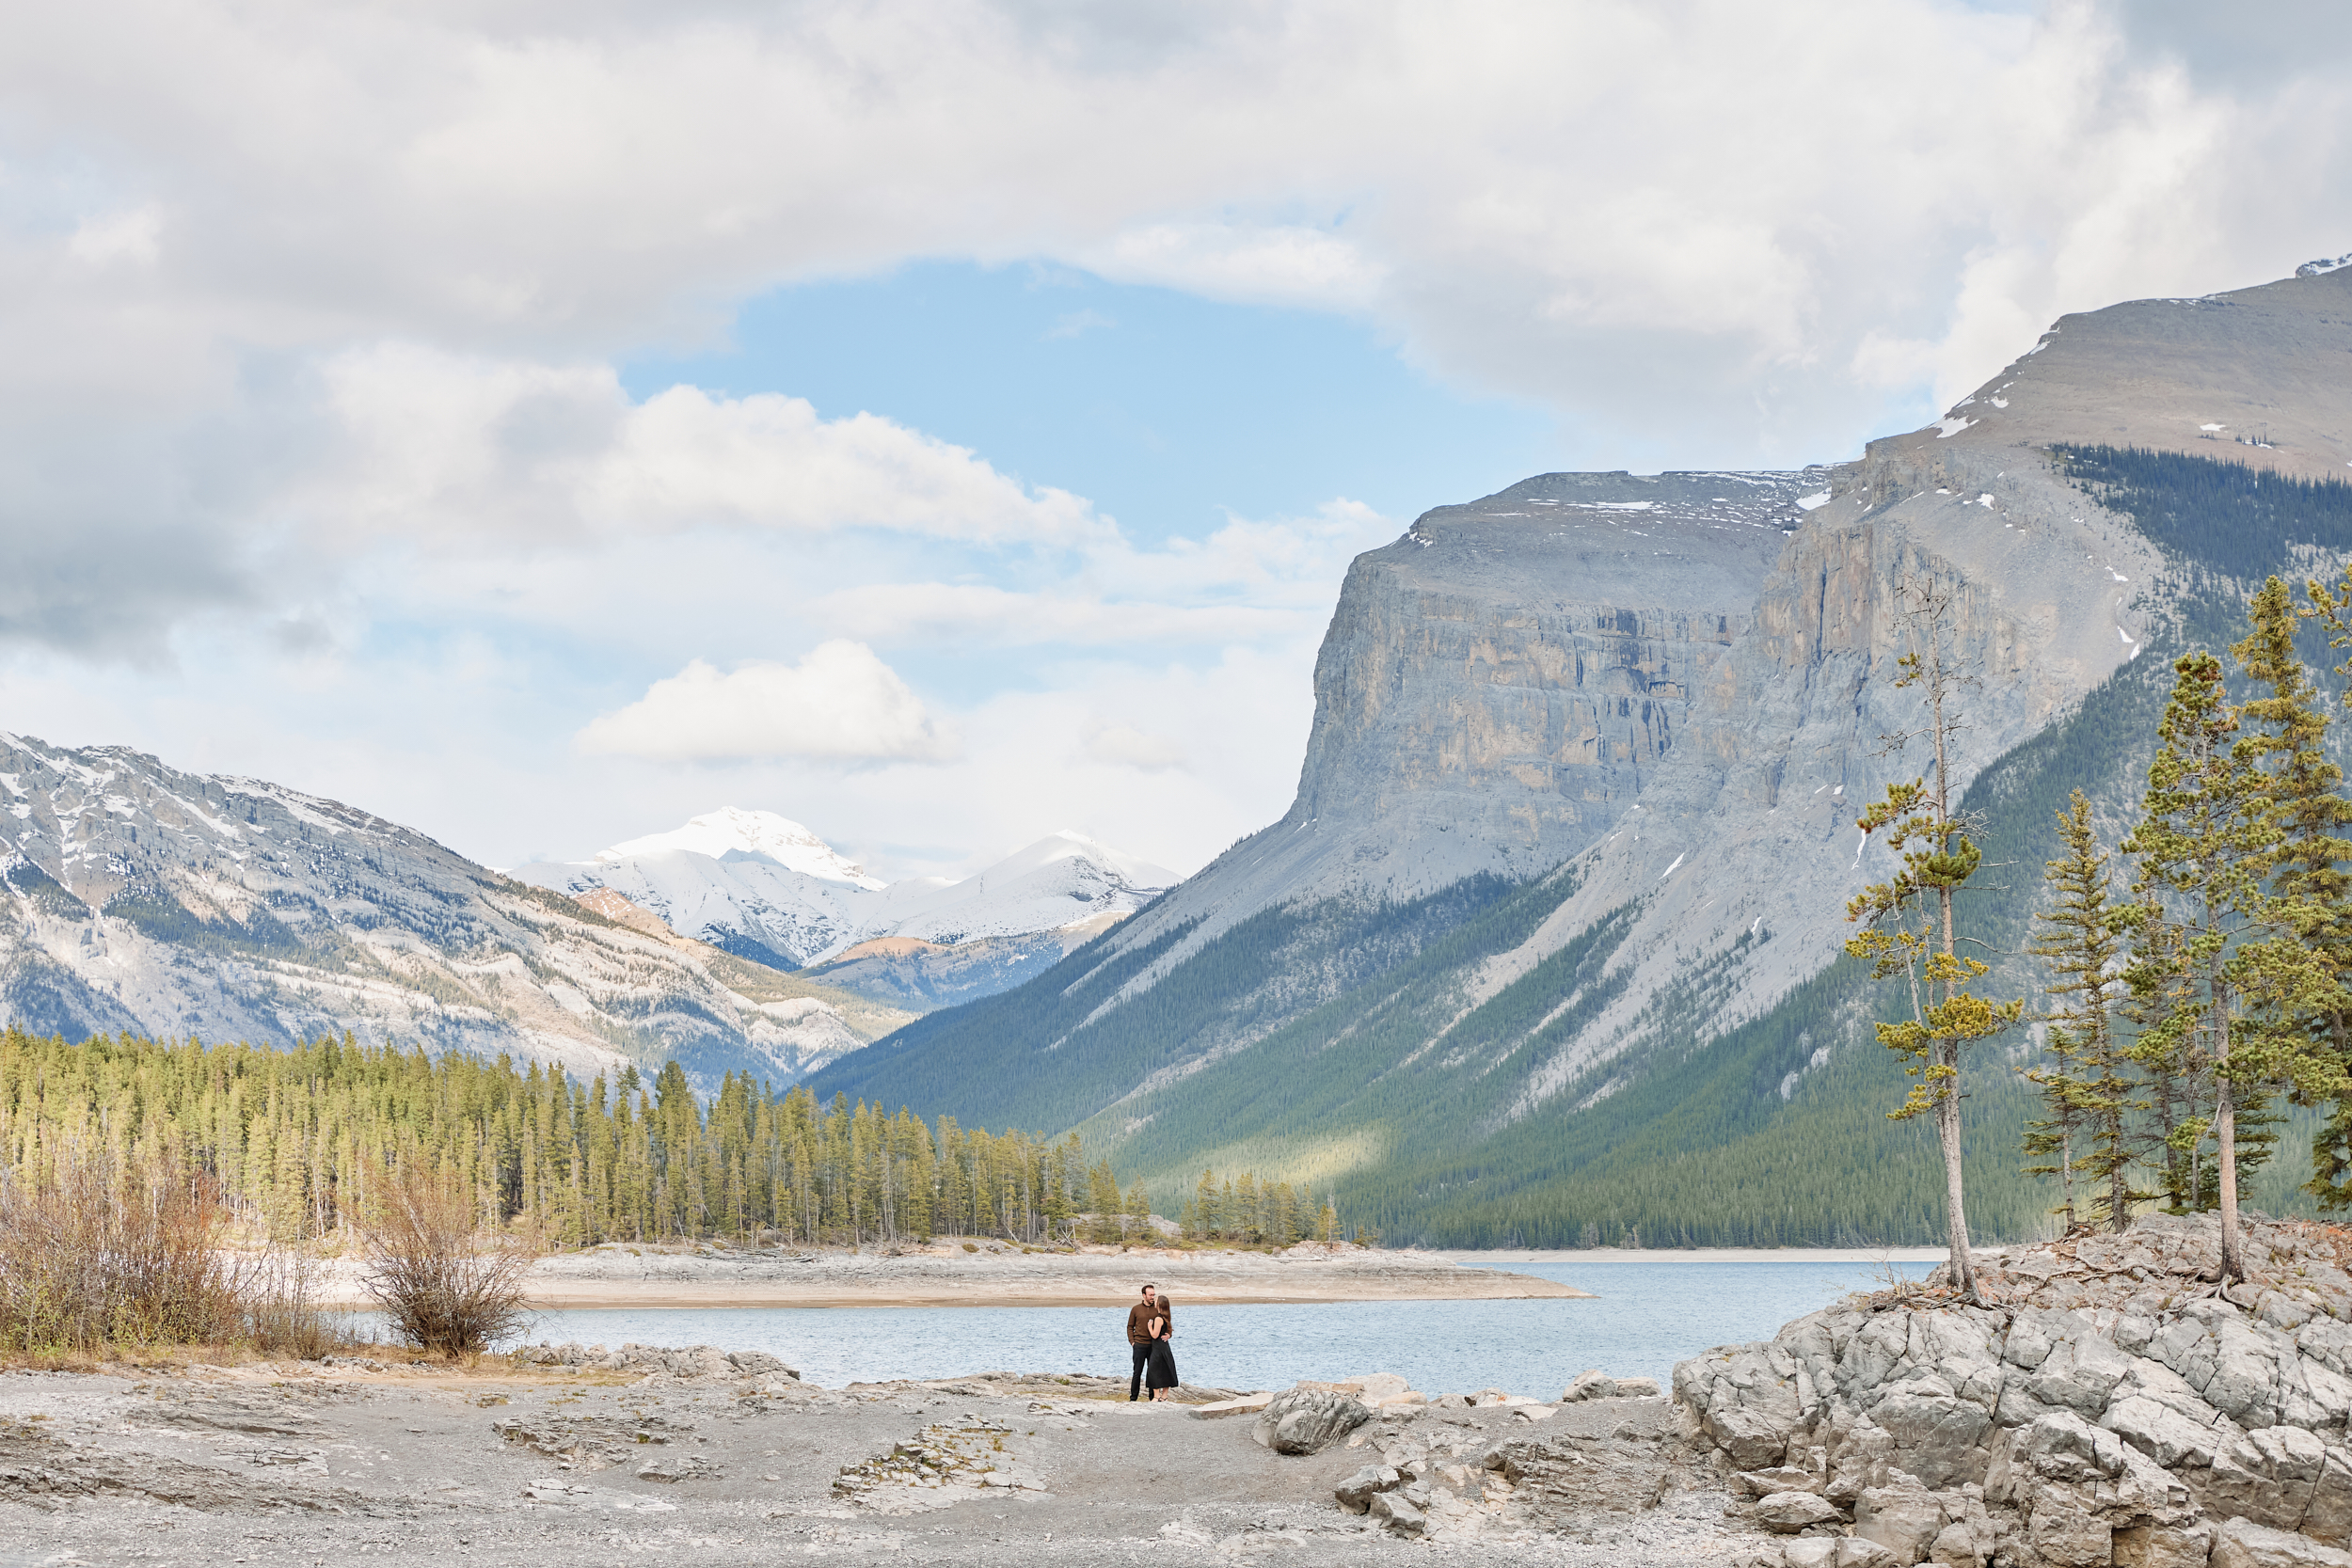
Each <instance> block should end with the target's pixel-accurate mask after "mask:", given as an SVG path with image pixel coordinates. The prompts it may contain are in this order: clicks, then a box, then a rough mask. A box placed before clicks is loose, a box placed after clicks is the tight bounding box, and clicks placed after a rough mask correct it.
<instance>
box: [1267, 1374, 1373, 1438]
mask: <svg viewBox="0 0 2352 1568" xmlns="http://www.w3.org/2000/svg"><path fill="white" fill-rule="evenodd" d="M1371 1419H1372V1408H1371V1406H1369V1405H1367V1404H1365V1403H1364V1402H1362V1401H1361V1400H1359V1399H1357V1398H1356V1397H1355V1396H1353V1395H1351V1394H1342V1393H1337V1392H1333V1391H1331V1390H1327V1389H1322V1388H1294V1389H1292V1390H1290V1392H1288V1393H1286V1394H1280V1395H1278V1396H1276V1397H1275V1399H1274V1400H1273V1401H1272V1402H1269V1403H1268V1404H1267V1405H1266V1407H1265V1412H1264V1414H1263V1415H1261V1416H1260V1417H1259V1418H1258V1424H1257V1425H1256V1427H1254V1428H1252V1429H1251V1432H1250V1435H1251V1436H1253V1437H1255V1438H1256V1439H1257V1440H1258V1441H1259V1442H1261V1443H1263V1444H1264V1445H1265V1446H1266V1447H1267V1448H1269V1449H1273V1450H1274V1451H1275V1452H1276V1453H1294V1454H1304V1453H1319V1452H1321V1451H1322V1450H1323V1449H1327V1448H1329V1447H1330V1446H1331V1445H1332V1444H1333V1443H1335V1442H1337V1441H1338V1440H1339V1439H1341V1438H1343V1437H1344V1436H1346V1435H1347V1434H1348V1433H1351V1432H1353V1431H1355V1430H1356V1429H1357V1428H1358V1427H1359V1426H1362V1425H1363V1424H1364V1423H1365V1422H1366V1421H1369V1420H1371Z"/></svg>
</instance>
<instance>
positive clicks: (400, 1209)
mask: <svg viewBox="0 0 2352 1568" xmlns="http://www.w3.org/2000/svg"><path fill="white" fill-rule="evenodd" d="M376 1198H377V1202H378V1212H377V1214H376V1216H375V1218H374V1219H373V1222H372V1223H370V1224H368V1225H366V1226H365V1227H363V1228H364V1230H365V1233H366V1237H367V1265H366V1269H365V1272H364V1273H363V1274H362V1275H361V1276H360V1284H361V1288H362V1289H364V1290H365V1291H367V1293H368V1294H369V1295H370V1296H372V1297H373V1298H374V1300H375V1302H376V1303H377V1305H379V1306H380V1307H383V1308H384V1311H385V1314H386V1315H387V1316H388V1317H389V1318H390V1319H391V1325H392V1328H393V1330H394V1332H396V1333H398V1334H399V1335H400V1336H401V1338H404V1339H406V1340H407V1341H408V1342H409V1343H411V1344H414V1345H420V1346H421V1347H423V1348H424V1349H426V1350H429V1351H442V1352H446V1353H447V1354H451V1355H469V1356H470V1355H478V1354H481V1353H482V1352H483V1351H484V1350H486V1349H487V1348H488V1347H489V1346H490V1344H491V1343H492V1342H493V1341H495V1340H498V1339H501V1338H506V1337H507V1336H509V1335H511V1334H513V1333H515V1332H516V1330H518V1329H520V1328H521V1327H522V1326H523V1323H524V1322H525V1319H526V1314H525V1312H524V1310H523V1284H522V1279H523V1271H524V1270H525V1269H527V1268H528V1267H530V1265H531V1255H530V1253H529V1251H528V1250H526V1249H525V1248H524V1247H523V1246H521V1245H519V1244H517V1243H512V1242H508V1241H506V1240H504V1239H501V1238H485V1237H482V1236H479V1235H477V1234H476V1233H475V1230H474V1210H473V1204H472V1202H471V1201H470V1199H469V1196H468V1194H467V1193H466V1192H465V1190H464V1189H463V1188H462V1187H461V1186H460V1185H459V1184H458V1183H456V1182H454V1181H450V1180H442V1179H439V1178H437V1177H431V1176H426V1175H423V1174H422V1173H420V1172H417V1171H413V1170H404V1171H400V1172H397V1173H395V1174H394V1175H393V1176H392V1177H391V1178H390V1179H389V1180H385V1181H383V1182H381V1183H380V1184H379V1185H378V1186H377V1189H376Z"/></svg>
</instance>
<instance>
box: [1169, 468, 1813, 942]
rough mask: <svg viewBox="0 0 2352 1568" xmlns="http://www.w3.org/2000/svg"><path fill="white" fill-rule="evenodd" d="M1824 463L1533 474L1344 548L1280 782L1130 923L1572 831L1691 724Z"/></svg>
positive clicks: (1523, 854)
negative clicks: (1175, 887) (1305, 707)
mask: <svg viewBox="0 0 2352 1568" xmlns="http://www.w3.org/2000/svg"><path fill="white" fill-rule="evenodd" d="M1834 479H1835V475H1834V474H1833V473H1832V471H1831V470H1828V469H1821V468H1811V469H1805V470H1804V471H1802V472H1797V473H1769V474H1768V473H1707V474H1657V475H1632V474H1623V473H1617V474H1547V475H1543V476H1541V477H1539V478H1536V479H1531V480H1528V481H1526V482H1524V483H1519V484H1515V485H1513V486H1512V487H1511V488H1510V489H1508V490H1504V491H1502V492H1500V493H1499V494H1497V495H1493V496H1489V497H1487V498H1486V499H1484V500H1481V501H1474V502H1471V503H1470V504H1469V505H1466V506H1450V507H1440V508H1438V510H1436V511H1434V512H1431V513H1428V514H1426V515H1423V516H1422V518H1421V519H1420V520H1419V521H1417V522H1416V523H1414V525H1413V527H1412V529H1411V530H1410V531H1408V532H1407V533H1406V535H1405V536H1404V537H1403V538H1401V539H1399V540H1397V541H1396V542H1395V543H1394V544H1392V545H1389V546H1385V547H1383V548H1381V549H1377V550H1374V551H1371V552H1369V553H1367V554H1365V555H1362V556H1359V557H1358V558H1357V561H1356V562H1355V564H1354V565H1353V566H1352V567H1351V568H1350V569H1349V572H1348V575H1347V581H1346V583H1345V585H1344V586H1343V589H1342V591H1341V594H1340V605H1339V610H1338V611H1337V613H1336V614H1335V615H1334V616H1333V618H1332V622H1331V629H1330V630H1329V632H1328V633H1327V634H1326V636H1325V638H1324V644H1323V651H1322V654H1321V656H1320V657H1318V659H1317V661H1316V665H1315V722H1314V728H1313V730H1312V732H1311V735H1310V737H1309V739H1308V743H1307V757H1306V762H1305V766H1304V767H1303V768H1301V769H1300V773H1299V787H1298V798H1297V800H1296V801H1295V803H1294V804H1293V805H1292V807H1291V809H1290V811H1289V813H1288V814H1286V815H1285V816H1283V818H1282V820H1281V821H1279V822H1278V823H1276V824H1275V825H1274V826H1273V827H1271V828H1268V829H1266V830H1265V831H1264V832H1262V833H1259V834H1256V835H1255V836H1253V837H1252V838H1250V839H1248V840H1247V841H1245V842H1244V843H1243V844H1242V845H1240V846H1237V847H1235V848H1234V849H1233V850H1232V851H1230V852H1229V853H1228V854H1227V855H1225V856H1224V857H1221V858H1220V859H1219V861H1218V862H1217V863H1216V864H1215V865H1214V866H1212V867H1210V868H1209V869H1208V870H1206V871H1203V872H1202V873H1201V874H1200V876H1198V877H1196V878H1194V879H1192V880H1191V881H1190V882H1188V883H1186V884H1185V885H1184V888H1183V889H1181V890H1180V891H1179V892H1178V893H1177V894H1176V895H1174V896H1173V897H1171V898H1170V899H1168V900H1164V901H1163V904H1162V906H1161V907H1160V908H1159V909H1157V910H1155V911H1153V912H1152V916H1151V917H1150V918H1149V919H1148V920H1147V921H1146V922H1145V923H1144V924H1142V925H1139V926H1138V927H1136V932H1137V935H1136V938H1133V939H1130V940H1146V935H1145V934H1146V933H1148V932H1149V931H1151V930H1154V929H1160V928H1165V927H1168V926H1169V925H1171V924H1180V923H1184V922H1186V921H1195V920H1201V919H1203V917H1206V924H1205V925H1204V926H1203V927H1202V928H1201V930H1200V933H1199V937H1200V939H1205V938H1206V937H1208V936H1211V935H1214V934H1215V932H1216V930H1218V929H1221V928H1223V927H1224V926H1226V925H1228V924H1230V923H1231V921H1232V920H1234V919H1238V918H1241V917H1242V916H1244V915H1246V914H1248V913H1249V912H1251V911H1254V910H1257V909H1261V908H1263V907H1265V906H1266V905H1268V904H1272V903H1279V902H1286V901H1300V900H1307V899H1312V898H1316V897H1327V896H1332V895H1360V894H1366V893H1371V894H1376V895H1388V896H1410V895H1414V894H1418V893H1425V892H1427V891H1429V890H1431V889H1433V888H1437V887H1440V886H1443V885H1444V884H1446V883H1448V882H1451V881H1454V880H1457V879H1460V878H1463V877H1467V876H1471V875H1474V874H1476V873H1479V872H1497V873H1500V874H1502V875H1504V876H1511V877H1525V876H1531V875H1533V874H1534V873H1536V872H1538V871H1542V870H1546V869H1549V867H1551V866H1553V865H1556V864H1558V863H1560V862H1562V861H1563V860H1565V859H1567V858H1568V857H1570V856H1572V855H1575V854H1577V853H1579V852H1581V851H1582V850H1584V849H1586V848H1589V847H1591V846H1592V845H1594V844H1595V843H1597V842H1598V840H1599V839H1600V838H1601V837H1602V835H1603V834H1604V833H1605V832H1607V831H1608V830H1609V829H1610V828H1611V827H1612V826H1613V825H1614V824H1615V823H1616V821H1617V819H1618V818H1619V817H1620V816H1622V815H1623V814H1624V812H1625V811H1626V809H1627V807H1628V806H1629V805H1630V804H1631V803H1632V802H1633V800H1635V799H1637V798H1638V797H1639V796H1640V795H1641V793H1642V791H1643V790H1644V789H1645V788H1646V787H1647V786H1648V785H1649V784H1651V783H1652V782H1654V781H1655V780H1656V779H1657V777H1658V776H1659V772H1660V769H1661V767H1662V766H1664V764H1665V763H1666V760H1667V759H1668V758H1669V757H1670V756H1673V755H1675V754H1677V751H1687V750H1688V749H1689V746H1690V738H1689V737H1690V736H1692V735H1693V734H1694V733H1695V732H1699V731H1703V730H1705V729H1706V728H1708V715H1709V714H1710V712H1711V711H1713V710H1716V709H1719V708H1720V707H1721V706H1722V705H1723V703H1724V699H1725V696H1726V689H1725V686H1724V681H1725V678H1726V675H1727V673H1728V660H1729V658H1730V657H1731V653H1732V650H1733V648H1734V647H1735V646H1736V645H1737V644H1738V643H1739V642H1740V640H1741V639H1742V638H1744V637H1746V636H1747V635H1748V634H1749V633H1750V631H1751V629H1752V622H1753V619H1754V613H1755V610H1756V596H1757V594H1758V592H1759V591H1760V590H1761V589H1762V587H1763V584H1764V583H1765V581H1766V579H1767V578H1768V577H1769V576H1770V574H1771V571H1772V562H1774V560H1775V559H1777V558H1778V556H1779V555H1780V553H1781V550H1782V548H1783V546H1785V545H1786V544H1787V543H1788V539H1789V538H1790V537H1791V536H1792V535H1793V534H1794V533H1795V532H1797V531H1799V530H1800V526H1801V524H1802V523H1803V521H1804V519H1805V517H1806V516H1807V515H1808V510H1809V509H1818V508H1819V507H1820V505H1822V504H1823V503H1824V500H1825V499H1826V497H1827V496H1828V495H1829V493H1830V491H1831V487H1832V484H1833V483H1834Z"/></svg>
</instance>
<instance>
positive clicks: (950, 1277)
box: [317, 1242, 1592, 1310]
mask: <svg viewBox="0 0 2352 1568" xmlns="http://www.w3.org/2000/svg"><path fill="white" fill-rule="evenodd" d="M1147 1283H1148V1284H1152V1285H1155V1286H1157V1287H1158V1288H1159V1290H1160V1291H1162V1292H1163V1293H1164V1294H1166V1295H1167V1296H1168V1298H1169V1299H1170V1300H1171V1301H1174V1302H1176V1303H1178V1304H1180V1305H1191V1306H1313V1305H1318V1304H1330V1303H1347V1302H1361V1301H1515V1300H1587V1299H1591V1296H1592V1292H1591V1291H1584V1290H1580V1289H1579V1288H1577V1287H1576V1286H1573V1285H1569V1284H1565V1283H1564V1282H1562V1281H1559V1280H1556V1279H1546V1278H1542V1277H1539V1276H1537V1275H1526V1274H1518V1273H1515V1272H1512V1271H1510V1270H1506V1269H1499V1268H1493V1267H1487V1266H1484V1265H1473V1264H1466V1263H1463V1262H1460V1261H1457V1260H1456V1259H1454V1258H1452V1257H1449V1256H1447V1255H1444V1254H1439V1253H1434V1252H1422V1251H1416V1250H1408V1249H1399V1250H1394V1251H1391V1250H1385V1249H1378V1248H1364V1247H1359V1246H1352V1245H1347V1244H1338V1245H1322V1244H1318V1243H1300V1244H1299V1245H1297V1246H1295V1247H1291V1248H1289V1249H1287V1250H1285V1251H1282V1252H1274V1253H1267V1252H1228V1251H1215V1250H1204V1251H1186V1250H1182V1249H1177V1248H1168V1247H1142V1246H1138V1247H1125V1248H1121V1247H1114V1246H1089V1247H1082V1248H1078V1249H1076V1250H1074V1251H1058V1252H1046V1251H1041V1250H1037V1249H1028V1250H1024V1249H1022V1248H1020V1247H1017V1246H1009V1245H1004V1244H983V1245H980V1246H977V1247H976V1248H974V1249H973V1250H971V1251H966V1250H964V1247H963V1244H962V1243H961V1242H958V1243H946V1244H934V1245H930V1246H901V1247H895V1248H887V1249H880V1250H861V1251H850V1250H846V1249H845V1250H835V1251H815V1250H809V1251H799V1250H787V1249H783V1248H723V1247H715V1246H710V1245H702V1246H692V1247H690V1246H683V1245H673V1246H628V1245H617V1244H607V1245H604V1246H598V1247H593V1248H589V1249H587V1250H585V1251H581V1252H568V1253H559V1254H556V1255H554V1256H552V1257H548V1258H543V1259H539V1260H538V1261H536V1262H535V1263H533V1264H532V1267H531V1269H530V1271H529V1272H528V1274H526V1275H525V1276H524V1280H523V1289H524V1294H525V1297H526V1300H527V1302H528V1304H529V1305H530V1306H531V1307H534V1308H538V1309H541V1310H563V1309H583V1310H585V1309H593V1308H644V1309H691V1308H698V1307H1104V1306H1123V1305H1125V1304H1126V1303H1128V1302H1130V1301H1132V1300H1134V1299H1135V1298H1136V1295H1137V1294H1138V1293H1139V1291H1140V1290H1141V1288H1142V1286H1144V1285H1145V1284H1147ZM317 1285H318V1293H319V1298H320V1299H321V1301H322V1302H324V1303H326V1304H327V1305H331V1306H339V1307H340V1306H358V1305H362V1304H364V1301H365V1297H364V1293H363V1292H362V1291H361V1290H360V1288H359V1273H358V1263H357V1261H356V1260H354V1259H336V1260H333V1261H330V1262H328V1263H327V1264H326V1265H325V1266H324V1267H323V1268H322V1269H321V1271H320V1274H319V1277H318V1279H317Z"/></svg>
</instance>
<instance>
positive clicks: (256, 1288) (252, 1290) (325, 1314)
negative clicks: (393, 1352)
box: [237, 1252, 345, 1361]
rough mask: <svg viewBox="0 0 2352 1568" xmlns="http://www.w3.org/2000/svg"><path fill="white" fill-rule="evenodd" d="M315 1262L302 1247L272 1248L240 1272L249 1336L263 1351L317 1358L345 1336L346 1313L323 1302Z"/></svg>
mask: <svg viewBox="0 0 2352 1568" xmlns="http://www.w3.org/2000/svg"><path fill="white" fill-rule="evenodd" d="M312 1268H313V1265H312V1263H311V1261H310V1259H309V1258H308V1257H305V1256H304V1255H303V1254H301V1253H298V1252H272V1253H270V1254H268V1255H266V1256H265V1257H262V1258H261V1259H255V1260H253V1261H252V1262H250V1263H247V1264H246V1266H245V1267H244V1268H243V1269H242V1270H241V1271H240V1272H239V1275H238V1281H237V1283H238V1291H237V1295H238V1300H239V1302H240V1304H241V1306H242V1307H243V1310H244V1317H245V1331H246V1338H248V1339H250V1340H251V1341H252V1344H253V1348H254V1349H255V1350H257V1351H259V1352H261V1353H262V1354H263V1355H291V1356H293V1357H294V1358H295V1359H296V1360H300V1361H316V1360H317V1359H318V1358H319V1357H320V1356H322V1355H326V1354H332V1353H333V1352H334V1351H335V1350H337V1349H338V1348H340V1347H341V1346H342V1344H343V1343H344V1339H345V1336H344V1333H343V1321H342V1314H341V1313H337V1312H330V1311H328V1310H326V1308H325V1307H321V1306H320V1305H319V1304H318V1291H317V1287H316V1284H315V1282H314V1281H313V1278H312Z"/></svg>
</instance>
